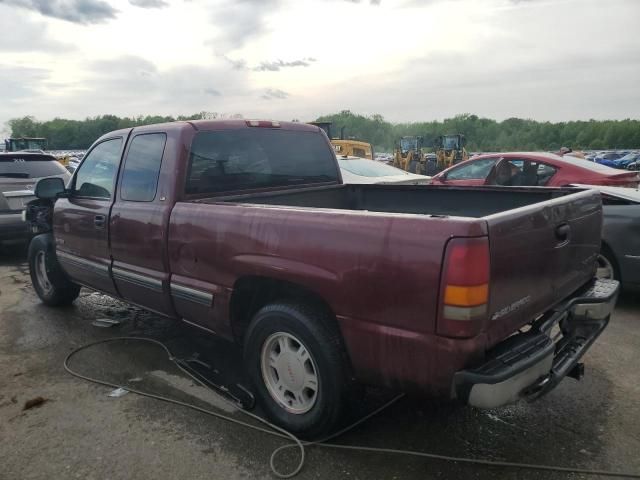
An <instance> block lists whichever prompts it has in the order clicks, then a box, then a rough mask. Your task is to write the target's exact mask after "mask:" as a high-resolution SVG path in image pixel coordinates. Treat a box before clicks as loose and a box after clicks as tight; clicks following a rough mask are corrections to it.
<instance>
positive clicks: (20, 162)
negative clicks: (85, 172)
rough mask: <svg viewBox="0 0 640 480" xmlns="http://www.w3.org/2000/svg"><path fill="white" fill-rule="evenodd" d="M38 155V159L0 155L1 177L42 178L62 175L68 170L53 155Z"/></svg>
mask: <svg viewBox="0 0 640 480" xmlns="http://www.w3.org/2000/svg"><path fill="white" fill-rule="evenodd" d="M45 158H47V157H42V156H40V157H38V160H28V159H25V158H21V157H14V156H8V157H7V158H1V157H0V177H14V178H42V177H50V176H53V175H62V174H64V173H66V172H67V170H66V169H65V168H64V167H63V166H62V165H61V164H60V163H59V162H58V161H57V160H56V159H55V158H53V157H50V159H47V160H44V159H45Z"/></svg>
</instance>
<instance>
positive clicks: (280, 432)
mask: <svg viewBox="0 0 640 480" xmlns="http://www.w3.org/2000/svg"><path fill="white" fill-rule="evenodd" d="M121 341H140V342H148V343H152V344H154V345H157V346H159V347H160V348H162V349H163V350H164V351H165V352H166V354H167V357H168V359H169V360H170V361H171V362H172V363H173V364H174V365H175V366H176V367H178V368H179V369H180V370H181V371H182V372H183V373H184V374H185V375H187V376H188V377H189V378H191V379H192V380H194V381H195V382H196V383H198V384H199V385H202V386H203V387H207V385H206V384H204V383H203V382H202V381H200V380H199V379H198V378H197V377H195V376H194V375H192V374H191V373H190V372H189V371H187V370H186V369H184V368H183V367H182V366H181V365H180V364H179V363H178V362H177V359H176V357H174V356H173V354H172V353H171V351H170V350H169V348H168V347H167V346H166V345H165V344H164V343H162V342H160V341H158V340H154V339H152V338H145V337H113V338H107V339H105V340H98V341H97V342H92V343H88V344H86V345H83V346H81V347H78V348H76V349H75V350H73V351H71V352H70V353H69V354H68V355H67V357H66V358H65V359H64V369H65V370H66V371H67V372H68V373H70V374H71V375H73V376H74V377H78V378H81V379H83V380H86V381H88V382H92V383H97V384H98V385H105V386H107V387H112V388H123V389H125V390H128V391H129V392H132V393H136V394H138V395H142V396H144V397H149V398H155V399H156V400H161V401H163V402H167V403H172V404H175V405H180V406H183V407H186V408H190V409H192V410H195V411H197V412H201V413H204V414H206V415H211V416H213V417H216V418H219V419H221V420H225V421H227V422H231V423H233V424H236V425H240V426H243V427H245V428H248V429H250V430H254V431H258V432H262V433H265V434H267V435H271V436H274V437H278V438H281V439H283V440H290V441H291V443H290V444H287V445H282V446H281V447H278V448H276V449H275V450H274V451H273V452H272V453H271V458H270V459H269V466H270V467H271V471H272V472H273V474H274V475H275V476H277V477H279V478H292V477H294V476H296V475H297V474H298V473H300V471H301V470H302V467H303V466H304V462H305V447H309V446H315V447H321V448H332V449H338V450H348V451H355V452H373V453H385V454H398V455H407V456H412V457H420V458H428V459H431V460H442V461H446V462H454V463H466V464H473V465H486V466H491V467H502V468H514V469H525V470H539V471H547V472H560V473H579V474H583V475H600V476H603V477H617V478H633V479H640V474H637V473H625V472H612V471H606V470H590V469H582V468H572V467H557V466H553V465H537V464H530V463H518V462H502V461H497V460H484V459H480V458H465V457H454V456H450V455H439V454H435V453H427V452H416V451H412V450H401V449H393V448H379V447H367V446H360V445H342V444H336V443H327V442H328V441H329V440H332V439H334V438H336V437H338V436H340V435H342V434H344V433H346V432H348V431H350V430H352V429H354V428H356V427H357V426H358V425H360V424H362V423H364V422H366V421H367V420H369V419H370V418H371V417H373V416H375V415H377V414H378V413H380V412H381V411H383V410H385V409H386V408H388V407H390V406H391V405H393V404H394V403H396V402H397V401H398V400H400V399H401V398H402V397H403V396H404V395H398V396H396V397H394V398H393V399H391V400H390V401H388V402H387V403H385V404H384V405H382V406H381V407H379V408H377V409H375V410H374V411H372V412H371V413H368V414H367V415H365V416H364V417H362V418H361V419H359V420H358V421H356V422H354V423H352V424H350V425H348V426H347V427H345V428H343V429H342V430H340V431H338V432H336V433H334V434H332V435H330V436H328V437H325V438H322V439H320V440H315V441H302V440H300V439H299V438H298V437H296V436H295V435H293V434H292V433H289V432H287V431H286V430H285V429H283V428H281V427H278V426H277V425H274V424H273V423H271V422H269V421H268V420H265V419H264V418H262V417H260V416H258V415H256V414H254V413H251V412H248V411H246V410H239V412H240V413H242V414H243V415H245V416H247V417H249V418H252V419H253V420H255V421H257V422H259V423H261V424H262V425H265V427H267V428H265V427H261V426H258V425H254V424H251V423H248V422H244V421H242V420H238V419H236V418H233V417H231V416H228V415H224V414H221V413H219V412H215V411H213V410H207V409H206V408H202V407H199V406H197V405H194V404H191V403H187V402H183V401H180V400H175V399H173V398H169V397H165V396H163V395H158V394H155V393H149V392H143V391H141V390H138V389H136V388H131V387H130V386H128V385H120V384H116V383H112V382H108V381H106V380H101V379H98V378H93V377H90V376H87V375H83V374H81V373H78V372H76V371H74V370H72V369H71V367H69V361H70V360H71V358H72V357H74V356H75V355H76V354H78V353H79V352H81V351H83V350H86V349H88V348H91V347H93V346H96V345H100V344H103V343H112V342H121ZM221 398H222V399H223V400H224V401H225V402H227V403H228V404H229V405H232V406H233V407H236V408H237V405H236V404H235V403H234V402H231V401H230V400H228V399H226V398H225V397H223V396H221ZM289 448H297V449H298V450H299V452H300V458H299V459H298V463H297V465H296V467H295V468H294V469H293V470H292V471H291V472H288V473H283V472H281V471H280V470H278V469H277V468H276V465H275V460H276V458H277V456H278V455H279V454H280V453H281V452H283V451H285V450H286V449H289Z"/></svg>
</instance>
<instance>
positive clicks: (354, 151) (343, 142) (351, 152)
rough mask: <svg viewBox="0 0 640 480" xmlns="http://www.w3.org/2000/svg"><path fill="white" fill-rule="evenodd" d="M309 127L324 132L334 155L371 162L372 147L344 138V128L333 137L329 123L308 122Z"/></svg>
mask: <svg viewBox="0 0 640 480" xmlns="http://www.w3.org/2000/svg"><path fill="white" fill-rule="evenodd" d="M309 124H311V125H315V126H316V127H320V128H321V129H322V130H324V133H326V134H327V137H329V141H330V142H331V145H333V149H334V150H335V151H336V155H340V156H349V157H361V158H368V159H369V160H373V146H371V144H370V143H367V142H363V141H361V140H354V139H351V138H344V127H342V128H341V129H340V136H339V137H334V136H333V135H332V134H333V132H332V130H331V125H332V124H331V122H309Z"/></svg>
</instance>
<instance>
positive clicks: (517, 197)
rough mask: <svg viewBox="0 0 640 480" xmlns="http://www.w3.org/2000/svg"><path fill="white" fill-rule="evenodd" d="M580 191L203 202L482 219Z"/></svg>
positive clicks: (376, 190) (394, 192)
mask: <svg viewBox="0 0 640 480" xmlns="http://www.w3.org/2000/svg"><path fill="white" fill-rule="evenodd" d="M575 191H576V190H575V189H549V188H539V187H538V188H536V187H527V188H509V189H504V188H490V187H458V188H456V187H447V186H435V185H430V186H409V185H402V186H399V185H338V186H331V187H316V188H307V189H304V190H296V191H284V192H283V191H279V192H272V193H258V194H246V195H238V196H231V197H224V198H220V197H215V198H210V199H204V200H198V202H201V203H215V202H220V201H221V200H222V201H226V202H234V203H248V204H262V205H280V206H290V207H307V208H329V209H338V210H360V211H372V212H385V213H409V214H419V215H433V216H459V217H471V218H481V217H486V216H488V215H493V214H496V213H500V212H504V211H507V210H513V209H516V208H520V207H524V206H527V205H531V204H535V203H540V202H544V201H546V200H550V199H553V198H558V197H562V196H565V195H568V194H571V193H575Z"/></svg>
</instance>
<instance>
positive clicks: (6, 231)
mask: <svg viewBox="0 0 640 480" xmlns="http://www.w3.org/2000/svg"><path fill="white" fill-rule="evenodd" d="M30 236H31V231H30V230H29V224H28V223H27V222H25V221H23V220H22V214H21V213H0V242H10V241H24V240H26V239H28V238H29V237H30Z"/></svg>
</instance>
